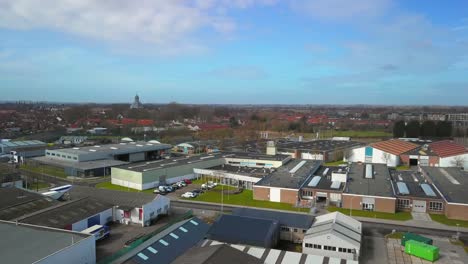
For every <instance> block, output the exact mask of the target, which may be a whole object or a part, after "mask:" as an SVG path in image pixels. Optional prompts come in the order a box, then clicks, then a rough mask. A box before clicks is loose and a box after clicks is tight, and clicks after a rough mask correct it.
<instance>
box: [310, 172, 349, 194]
mask: <svg viewBox="0 0 468 264" xmlns="http://www.w3.org/2000/svg"><path fill="white" fill-rule="evenodd" d="M327 169H328V170H327ZM339 169H345V168H342V167H336V166H320V168H319V169H318V170H317V171H316V172H315V173H314V175H315V176H319V177H320V181H319V182H318V184H317V185H316V186H315V187H314V186H312V185H309V184H310V183H311V182H312V179H313V178H315V176H314V177H310V178H309V179H308V180H307V181H306V182H305V183H304V187H303V188H304V189H319V190H330V191H340V192H341V191H343V188H344V187H345V184H344V183H340V184H339V185H338V188H332V187H331V186H332V184H333V182H332V180H331V175H332V173H333V171H337V170H339ZM325 172H326V173H325ZM324 173H325V175H324ZM335 184H338V183H335Z"/></svg>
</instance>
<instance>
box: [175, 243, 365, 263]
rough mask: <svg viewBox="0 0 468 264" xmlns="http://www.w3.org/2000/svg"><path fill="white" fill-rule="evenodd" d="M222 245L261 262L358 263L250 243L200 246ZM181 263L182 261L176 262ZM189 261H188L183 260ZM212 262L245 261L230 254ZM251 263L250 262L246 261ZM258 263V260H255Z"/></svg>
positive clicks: (213, 244) (203, 245)
mask: <svg viewBox="0 0 468 264" xmlns="http://www.w3.org/2000/svg"><path fill="white" fill-rule="evenodd" d="M221 245H226V246H227V245H228V246H230V247H232V248H234V249H236V250H239V251H241V252H244V253H247V254H249V255H250V256H253V257H255V258H257V259H258V260H259V261H260V263H265V264H276V263H281V264H289V263H294V264H295V263H297V264H332V263H339V264H357V263H358V261H357V260H349V259H343V258H334V257H328V256H321V255H311V254H304V253H299V252H293V251H285V250H279V249H273V248H263V247H254V246H249V245H234V244H226V243H221V242H219V241H212V240H205V241H204V242H203V244H201V245H200V247H202V248H203V247H214V246H221ZM175 263H178V264H179V263H181V262H175ZM182 263H184V264H185V263H188V262H182ZM212 263H233V264H234V263H236V264H237V263H243V262H229V255H228V256H226V257H225V261H221V262H219V261H218V262H212ZM245 263H250V262H247V261H246V262H245ZM253 263H256V262H253Z"/></svg>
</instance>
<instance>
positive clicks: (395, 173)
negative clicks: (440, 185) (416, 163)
mask: <svg viewBox="0 0 468 264" xmlns="http://www.w3.org/2000/svg"><path fill="white" fill-rule="evenodd" d="M390 175H391V177H392V182H393V187H394V189H395V193H396V194H397V196H398V197H399V198H404V197H405V196H407V197H420V198H428V199H441V196H440V194H439V193H438V192H437V191H436V189H435V188H434V186H432V184H430V183H429V182H427V180H426V178H424V176H423V175H422V174H421V173H420V172H418V171H401V170H390ZM398 182H402V183H404V185H406V187H407V188H408V192H409V194H405V193H404V192H403V193H402V192H401V191H404V190H399V188H398ZM421 184H429V185H430V188H431V189H432V190H433V192H434V194H435V196H431V195H427V194H426V192H424V190H423V188H422V187H421Z"/></svg>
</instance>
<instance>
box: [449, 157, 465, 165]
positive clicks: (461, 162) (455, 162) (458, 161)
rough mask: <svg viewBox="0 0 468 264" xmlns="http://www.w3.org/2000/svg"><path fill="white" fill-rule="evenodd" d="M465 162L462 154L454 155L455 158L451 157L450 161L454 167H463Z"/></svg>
mask: <svg viewBox="0 0 468 264" xmlns="http://www.w3.org/2000/svg"><path fill="white" fill-rule="evenodd" d="M465 162H466V160H465V158H464V157H463V156H456V157H455V158H453V160H452V162H451V163H452V165H453V166H454V167H463V165H464V164H465Z"/></svg>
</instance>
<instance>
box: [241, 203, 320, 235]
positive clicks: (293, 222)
mask: <svg viewBox="0 0 468 264" xmlns="http://www.w3.org/2000/svg"><path fill="white" fill-rule="evenodd" d="M232 214H233V215H237V216H241V217H251V218H260V219H267V220H276V221H278V222H279V225H280V240H286V241H291V242H294V243H302V240H303V239H304V234H305V233H306V231H307V230H308V229H309V228H310V227H311V226H312V223H313V222H314V217H313V216H311V215H309V214H297V213H285V212H278V211H272V210H257V209H251V208H235V209H233V210H232Z"/></svg>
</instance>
